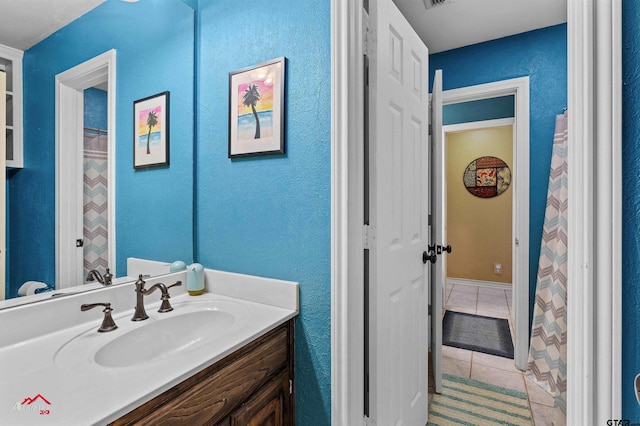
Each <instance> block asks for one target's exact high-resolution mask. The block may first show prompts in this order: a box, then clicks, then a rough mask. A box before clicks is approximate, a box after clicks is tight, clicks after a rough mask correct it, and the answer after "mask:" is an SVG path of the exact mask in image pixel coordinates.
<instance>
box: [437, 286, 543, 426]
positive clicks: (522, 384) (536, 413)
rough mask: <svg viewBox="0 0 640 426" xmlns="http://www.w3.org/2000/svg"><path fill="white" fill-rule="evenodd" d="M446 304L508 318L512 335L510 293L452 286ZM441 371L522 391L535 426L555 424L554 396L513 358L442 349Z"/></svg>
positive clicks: (452, 308)
mask: <svg viewBox="0 0 640 426" xmlns="http://www.w3.org/2000/svg"><path fill="white" fill-rule="evenodd" d="M445 302H446V304H445V306H446V309H447V310H450V311H457V312H464V313H469V314H475V315H482V316H487V317H494V318H506V319H508V320H509V326H510V328H511V335H512V336H513V319H512V307H511V290H503V289H496V288H487V287H477V286H469V285H451V286H447V289H446V294H445ZM442 372H443V373H444V374H450V375H453V376H458V377H463V378H467V379H472V380H477V381H480V382H484V383H488V384H492V385H496V386H501V387H504V388H509V389H514V390H517V391H520V392H523V393H525V394H526V395H527V399H528V402H529V405H530V407H531V411H532V413H533V419H534V421H535V424H536V426H541V425H551V424H552V423H551V419H552V414H553V403H554V400H553V397H552V396H551V395H549V394H548V393H547V392H545V391H544V390H543V389H542V388H540V387H539V386H538V385H536V384H535V383H533V382H531V381H530V380H529V379H527V378H526V376H525V373H523V372H522V371H520V370H518V369H517V368H516V367H515V366H514V363H513V360H511V359H508V358H503V357H499V356H494V355H488V354H485V353H482V352H475V351H470V350H466V349H459V348H454V347H450V346H443V347H442ZM430 383H432V380H430ZM430 392H431V390H430ZM429 401H430V402H431V395H430V398H429Z"/></svg>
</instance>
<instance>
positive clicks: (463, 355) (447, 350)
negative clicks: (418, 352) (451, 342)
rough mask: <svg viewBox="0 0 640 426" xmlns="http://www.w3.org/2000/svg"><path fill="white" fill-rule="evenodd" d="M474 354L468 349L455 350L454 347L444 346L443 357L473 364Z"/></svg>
mask: <svg viewBox="0 0 640 426" xmlns="http://www.w3.org/2000/svg"><path fill="white" fill-rule="evenodd" d="M472 353H473V352H471V351H468V350H466V349H460V348H454V347H453V346H445V345H442V356H443V357H445V356H446V357H447V358H453V359H457V360H460V361H466V362H471V354H472Z"/></svg>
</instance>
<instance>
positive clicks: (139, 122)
mask: <svg viewBox="0 0 640 426" xmlns="http://www.w3.org/2000/svg"><path fill="white" fill-rule="evenodd" d="M168 165H169V92H162V93H158V94H157V95H153V96H149V97H147V98H144V99H139V100H137V101H134V102H133V168H134V169H146V168H149V167H156V166H168Z"/></svg>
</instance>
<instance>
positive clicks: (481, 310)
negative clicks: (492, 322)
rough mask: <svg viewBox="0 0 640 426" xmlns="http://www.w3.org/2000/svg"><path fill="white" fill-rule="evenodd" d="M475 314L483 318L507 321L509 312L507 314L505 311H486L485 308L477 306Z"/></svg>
mask: <svg viewBox="0 0 640 426" xmlns="http://www.w3.org/2000/svg"><path fill="white" fill-rule="evenodd" d="M476 314H477V315H482V316H483V317H490V318H503V319H509V312H507V311H494V310H491V309H487V308H485V307H483V306H478V307H477V309H476Z"/></svg>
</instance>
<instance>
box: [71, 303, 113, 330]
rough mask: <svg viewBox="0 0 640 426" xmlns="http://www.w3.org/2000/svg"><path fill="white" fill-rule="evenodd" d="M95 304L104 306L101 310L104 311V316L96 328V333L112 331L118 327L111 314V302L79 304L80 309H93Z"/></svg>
mask: <svg viewBox="0 0 640 426" xmlns="http://www.w3.org/2000/svg"><path fill="white" fill-rule="evenodd" d="M96 306H104V309H103V310H102V312H104V318H103V320H102V325H101V326H100V328H99V329H98V333H104V332H107V331H113V330H115V329H116V328H118V326H117V325H116V323H115V322H114V321H113V317H112V316H111V311H113V309H111V303H85V304H83V305H81V306H80V310H81V311H88V310H89V309H93V308H95V307H96Z"/></svg>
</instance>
